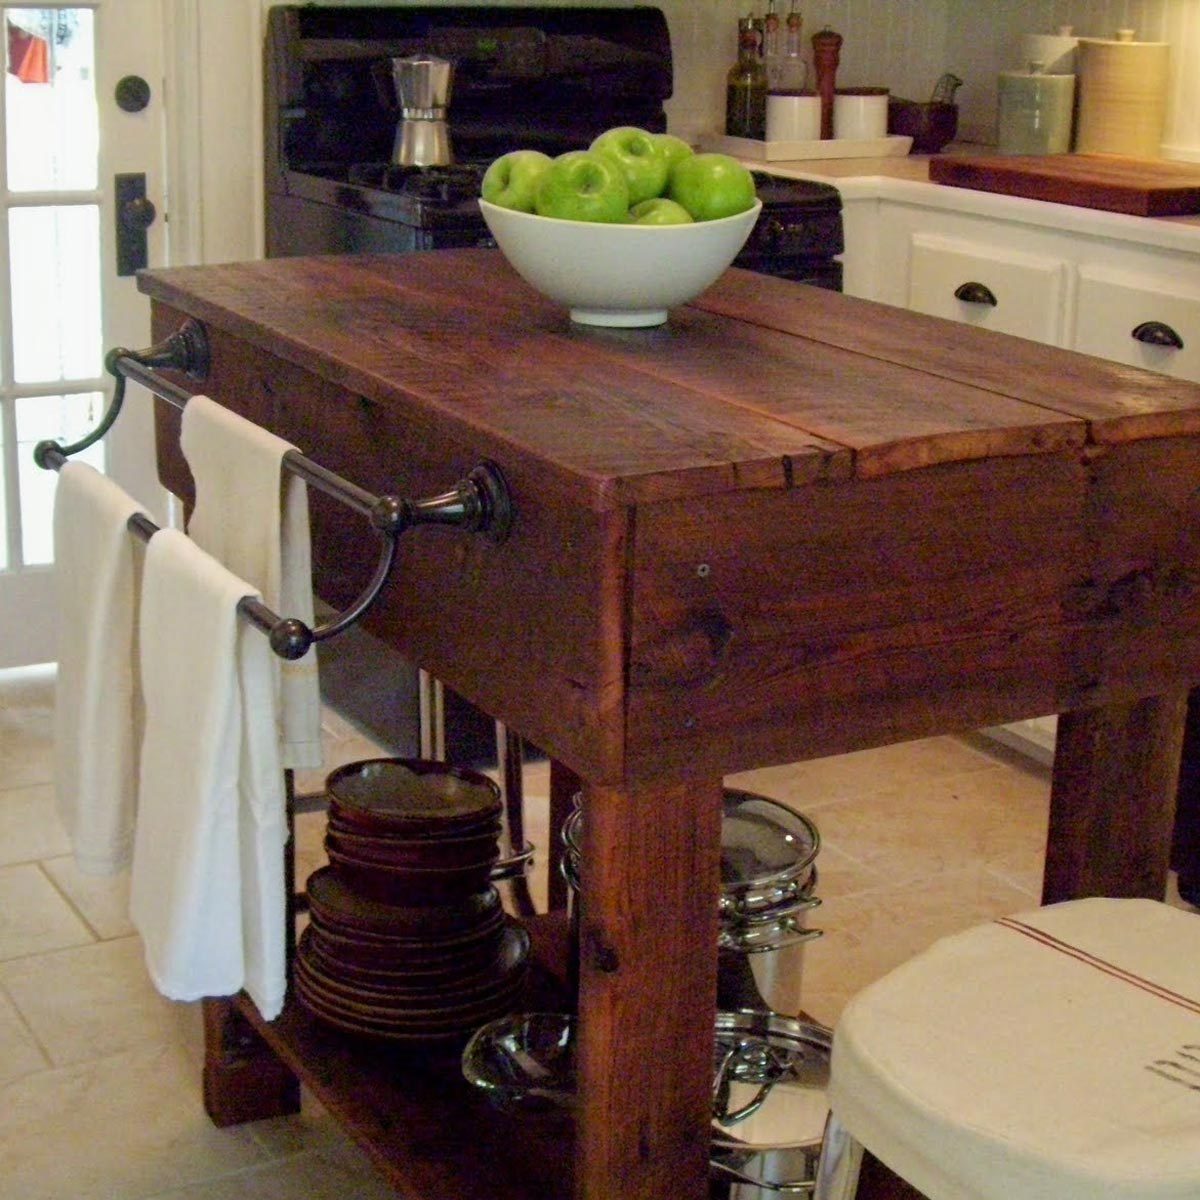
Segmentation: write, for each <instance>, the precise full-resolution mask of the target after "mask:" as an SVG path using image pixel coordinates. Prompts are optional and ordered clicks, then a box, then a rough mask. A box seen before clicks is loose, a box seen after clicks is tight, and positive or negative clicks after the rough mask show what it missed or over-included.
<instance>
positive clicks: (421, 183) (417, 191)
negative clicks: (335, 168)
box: [347, 163, 484, 204]
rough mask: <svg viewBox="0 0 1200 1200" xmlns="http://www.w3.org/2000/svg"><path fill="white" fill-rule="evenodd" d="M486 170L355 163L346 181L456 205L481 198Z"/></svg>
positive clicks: (466, 165) (458, 165) (470, 166)
mask: <svg viewBox="0 0 1200 1200" xmlns="http://www.w3.org/2000/svg"><path fill="white" fill-rule="evenodd" d="M483 171H484V168H483V167H482V166H479V165H476V164H472V163H456V164H454V165H452V166H444V167H411V166H406V167H402V166H397V165H396V164H395V163H355V164H354V165H353V166H351V167H350V169H349V172H348V175H347V179H348V182H350V183H352V184H357V185H358V186H360V187H372V188H379V189H381V190H382V191H385V192H400V193H403V194H404V195H407V196H414V197H416V198H417V199H419V200H426V201H433V202H435V203H439V204H457V203H459V202H460V201H462V200H472V199H474V198H475V197H476V196H478V195H479V184H480V182H481V180H482V179H483Z"/></svg>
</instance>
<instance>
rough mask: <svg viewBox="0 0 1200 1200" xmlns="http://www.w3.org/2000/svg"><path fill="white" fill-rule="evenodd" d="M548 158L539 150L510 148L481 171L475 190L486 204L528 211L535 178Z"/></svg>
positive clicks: (538, 175)
mask: <svg viewBox="0 0 1200 1200" xmlns="http://www.w3.org/2000/svg"><path fill="white" fill-rule="evenodd" d="M550 162H551V159H550V155H548V154H543V153H542V152H541V151H540V150H510V151H509V152H508V153H507V154H502V155H501V156H500V157H499V158H498V159H496V161H495V162H494V163H492V165H491V166H490V167H488V169H487V170H486V171H485V172H484V174H483V183H482V184H480V187H479V194H480V195H481V196H482V197H483V198H484V199H485V200H486V201H487V202H488V203H489V204H497V205H499V206H500V207H501V208H515V209H516V210H517V212H527V213H531V212H533V198H534V195H535V193H536V192H537V182H538V180H539V179H540V178H541V175H542V172H543V171H544V170H545V169H546V168H547V167H548V166H549V165H550Z"/></svg>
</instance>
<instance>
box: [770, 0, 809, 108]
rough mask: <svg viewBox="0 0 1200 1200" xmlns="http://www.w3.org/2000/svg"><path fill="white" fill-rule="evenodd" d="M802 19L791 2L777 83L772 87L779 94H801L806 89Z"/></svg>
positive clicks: (793, 0) (806, 66)
mask: <svg viewBox="0 0 1200 1200" xmlns="http://www.w3.org/2000/svg"><path fill="white" fill-rule="evenodd" d="M803 30H804V18H803V16H801V14H800V10H799V9H798V8H797V7H796V0H792V4H791V8H790V9H789V10H788V15H787V31H786V33H785V35H784V45H783V58H782V59H781V61H780V63H779V81H778V83H772V87H773V88H775V90H777V91H781V92H789V93H793V92H802V91H804V89H805V88H807V87H808V62H807V61H806V60H805V58H804V45H803V41H802V38H801V34H802V32H803Z"/></svg>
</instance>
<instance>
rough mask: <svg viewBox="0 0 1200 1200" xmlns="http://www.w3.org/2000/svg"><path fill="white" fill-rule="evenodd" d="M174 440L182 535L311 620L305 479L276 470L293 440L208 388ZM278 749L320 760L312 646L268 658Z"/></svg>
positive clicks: (309, 761)
mask: <svg viewBox="0 0 1200 1200" xmlns="http://www.w3.org/2000/svg"><path fill="white" fill-rule="evenodd" d="M179 440H180V445H181V446H182V448H183V453H184V457H185V458H186V459H187V462H188V466H189V467H190V468H191V470H192V477H193V478H194V479H195V481H196V506H195V511H194V512H193V513H192V516H191V519H190V520H189V521H188V534H189V536H190V537H191V538H192V540H193V541H194V542H195V543H196V545H198V546H199V547H200V548H201V549H202V550H206V551H207V552H208V553H209V554H211V555H212V556H213V558H215V559H216V560H217V561H218V562H220V563H223V564H224V565H225V566H226V567H228V568H229V570H231V571H232V572H233V573H234V574H235V575H238V576H240V577H241V578H242V579H245V580H247V581H248V582H249V583H251V584H253V585H254V587H255V588H256V589H257V590H258V591H259V592H260V593H261V594H262V598H263V602H264V603H265V604H266V605H267V607H268V608H271V609H274V610H275V612H277V613H278V614H279V615H280V616H282V617H299V618H300V620H302V621H303V622H304V623H305V624H306V625H308V626H309V627H310V628H311V626H312V624H313V591H312V548H311V544H310V540H309V529H308V487H307V485H306V484H305V483H304V481H303V480H302V479H300V478H299V477H298V476H296V475H293V474H292V473H291V472H290V471H285V470H283V468H282V460H283V456H284V454H285V453H286V452H287V451H288V450H292V449H294V448H295V447H293V446H292V445H291V444H290V443H289V442H285V441H284V440H283V439H282V438H278V437H276V436H275V435H274V434H273V433H269V432H268V431H267V430H265V429H263V428H262V427H261V426H259V425H255V424H254V422H253V421H247V420H246V419H245V418H244V417H240V416H238V414H237V413H234V412H231V411H230V410H229V409H227V408H224V407H223V406H222V405H220V404H217V403H216V401H214V400H210V399H209V398H208V397H207V396H193V397H192V398H191V399H190V400H189V401H188V402H187V405H186V407H185V408H184V410H183V422H182V429H181V432H180V439H179ZM272 671H273V672H274V675H275V679H276V687H277V689H278V693H279V722H280V756H281V761H282V763H283V765H284V766H285V767H319V766H320V765H321V761H322V755H321V696H320V687H319V682H318V678H317V655H316V650H315V648H312V649H310V650H309V651H308V653H307V654H305V655H304V657H303V658H300V659H297V660H295V661H294V662H292V661H287V660H285V659H282V658H278V657H276V659H275V661H274V663H273V665H272Z"/></svg>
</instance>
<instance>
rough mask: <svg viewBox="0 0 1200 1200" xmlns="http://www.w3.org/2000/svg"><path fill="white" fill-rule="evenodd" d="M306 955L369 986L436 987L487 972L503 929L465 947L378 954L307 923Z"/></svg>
mask: <svg viewBox="0 0 1200 1200" xmlns="http://www.w3.org/2000/svg"><path fill="white" fill-rule="evenodd" d="M306 933H307V935H308V936H307V938H306V947H307V951H306V952H307V955H308V957H309V959H310V960H311V962H312V963H313V964H314V965H316V966H319V967H321V968H322V969H323V970H324V971H325V972H326V973H327V974H332V975H334V976H336V977H338V978H344V979H347V980H354V981H356V982H358V983H365V984H367V985H368V986H372V987H385V988H386V987H389V986H391V985H392V984H394V983H401V982H404V981H408V982H409V984H410V986H413V987H416V986H422V985H423V986H427V987H435V986H438V985H440V984H455V983H459V982H466V981H468V980H470V979H473V978H475V977H478V976H484V975H486V974H488V973H489V972H490V971H491V969H492V964H493V963H494V962H495V961H496V959H497V957H498V956H499V955H500V953H501V950H502V948H503V945H504V929H503V928H499V929H497V930H496V931H495V933H494V934H489V935H488V937H487V938H486V939H481V940H480V941H478V942H473V943H471V944H469V945H467V946H460V947H451V948H450V949H449V950H447V951H446V952H444V953H438V952H435V953H434V954H433V955H431V956H429V955H424V956H423V955H421V954H417V955H408V956H402V957H399V958H397V957H396V956H395V955H391V956H389V955H387V954H381V953H380V951H379V949H378V947H362V946H360V945H358V944H356V943H350V944H349V950H348V952H347V943H346V942H344V941H343V940H341V939H338V938H336V936H335V935H331V934H329V933H328V932H327V931H325V930H324V929H321V928H319V927H318V926H315V925H309V927H308V930H307V931H306Z"/></svg>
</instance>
